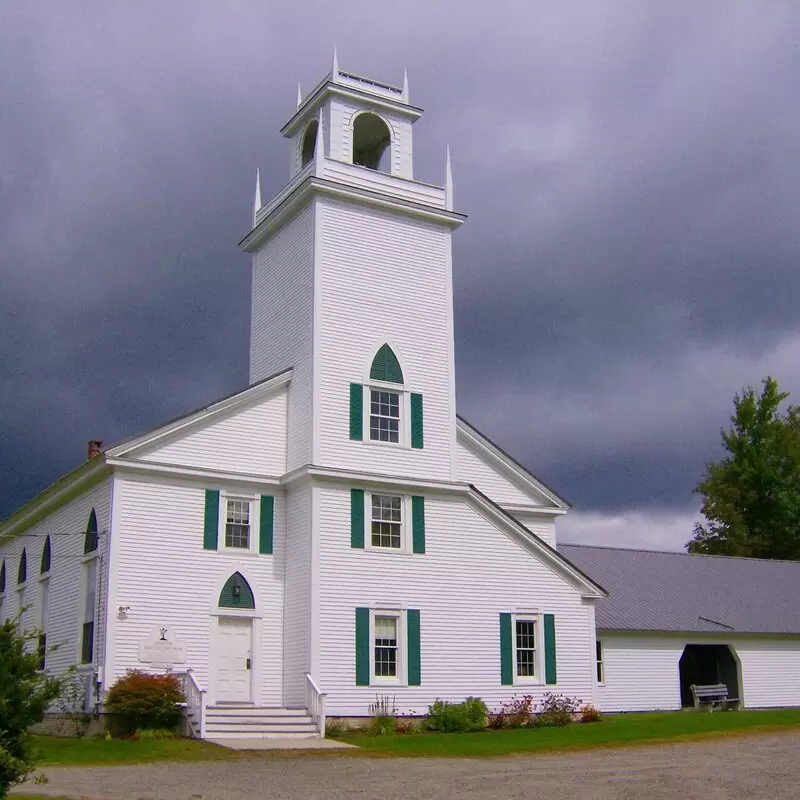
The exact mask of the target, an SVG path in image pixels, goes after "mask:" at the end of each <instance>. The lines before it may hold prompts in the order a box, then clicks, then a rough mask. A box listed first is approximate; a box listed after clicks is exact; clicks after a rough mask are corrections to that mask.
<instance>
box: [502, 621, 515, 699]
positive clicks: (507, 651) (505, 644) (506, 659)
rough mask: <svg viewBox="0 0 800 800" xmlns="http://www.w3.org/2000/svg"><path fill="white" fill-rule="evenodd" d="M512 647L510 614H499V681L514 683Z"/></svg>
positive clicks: (506, 684)
mask: <svg viewBox="0 0 800 800" xmlns="http://www.w3.org/2000/svg"><path fill="white" fill-rule="evenodd" d="M513 662H514V648H513V646H512V644H511V614H507V613H502V614H500V683H501V684H503V686H511V685H512V684H513V683H514V663H513Z"/></svg>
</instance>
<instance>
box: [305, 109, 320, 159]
mask: <svg viewBox="0 0 800 800" xmlns="http://www.w3.org/2000/svg"><path fill="white" fill-rule="evenodd" d="M318 128H319V122H318V121H317V120H312V121H311V122H309V123H308V127H307V128H306V131H305V133H304V134H303V146H302V148H301V149H300V153H301V159H302V165H303V166H305V165H306V164H308V162H309V161H311V159H312V158H314V150H315V149H316V145H317V129H318Z"/></svg>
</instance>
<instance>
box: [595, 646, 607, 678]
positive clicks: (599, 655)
mask: <svg viewBox="0 0 800 800" xmlns="http://www.w3.org/2000/svg"><path fill="white" fill-rule="evenodd" d="M595 657H596V659H597V682H598V683H603V682H604V680H605V674H604V673H605V669H604V667H603V643H602V642H601V641H600V640H599V639H598V640H597V641H596V642H595Z"/></svg>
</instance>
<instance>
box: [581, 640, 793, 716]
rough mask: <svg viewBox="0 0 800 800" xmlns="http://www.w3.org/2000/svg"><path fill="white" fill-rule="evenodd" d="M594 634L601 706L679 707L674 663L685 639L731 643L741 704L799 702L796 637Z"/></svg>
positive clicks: (617, 708)
mask: <svg viewBox="0 0 800 800" xmlns="http://www.w3.org/2000/svg"><path fill="white" fill-rule="evenodd" d="M598 635H599V638H600V639H601V641H602V642H603V651H604V664H605V682H604V684H602V685H600V686H598V687H597V694H596V696H597V705H598V708H600V710H601V711H652V710H657V709H662V710H673V709H678V708H680V673H679V662H680V658H681V655H682V654H683V649H684V647H685V646H686V645H687V644H727V645H730V646H732V647H733V649H734V650H735V653H736V656H737V658H738V660H739V663H740V668H741V682H742V688H743V693H742V698H741V699H742V701H743V703H744V705H745V707H747V708H763V707H769V706H798V705H800V682H798V680H797V677H798V675H800V636H741V635H739V636H730V637H712V636H695V635H691V634H689V635H687V634H675V635H664V634H644V633H642V634H619V633H606V632H604V631H600V632H599V634H598Z"/></svg>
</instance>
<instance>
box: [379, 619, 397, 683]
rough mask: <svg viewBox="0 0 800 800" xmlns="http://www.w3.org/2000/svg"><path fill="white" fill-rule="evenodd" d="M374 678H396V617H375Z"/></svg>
mask: <svg viewBox="0 0 800 800" xmlns="http://www.w3.org/2000/svg"><path fill="white" fill-rule="evenodd" d="M375 676H376V677H379V678H394V677H396V676H397V618H396V617H375Z"/></svg>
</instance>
